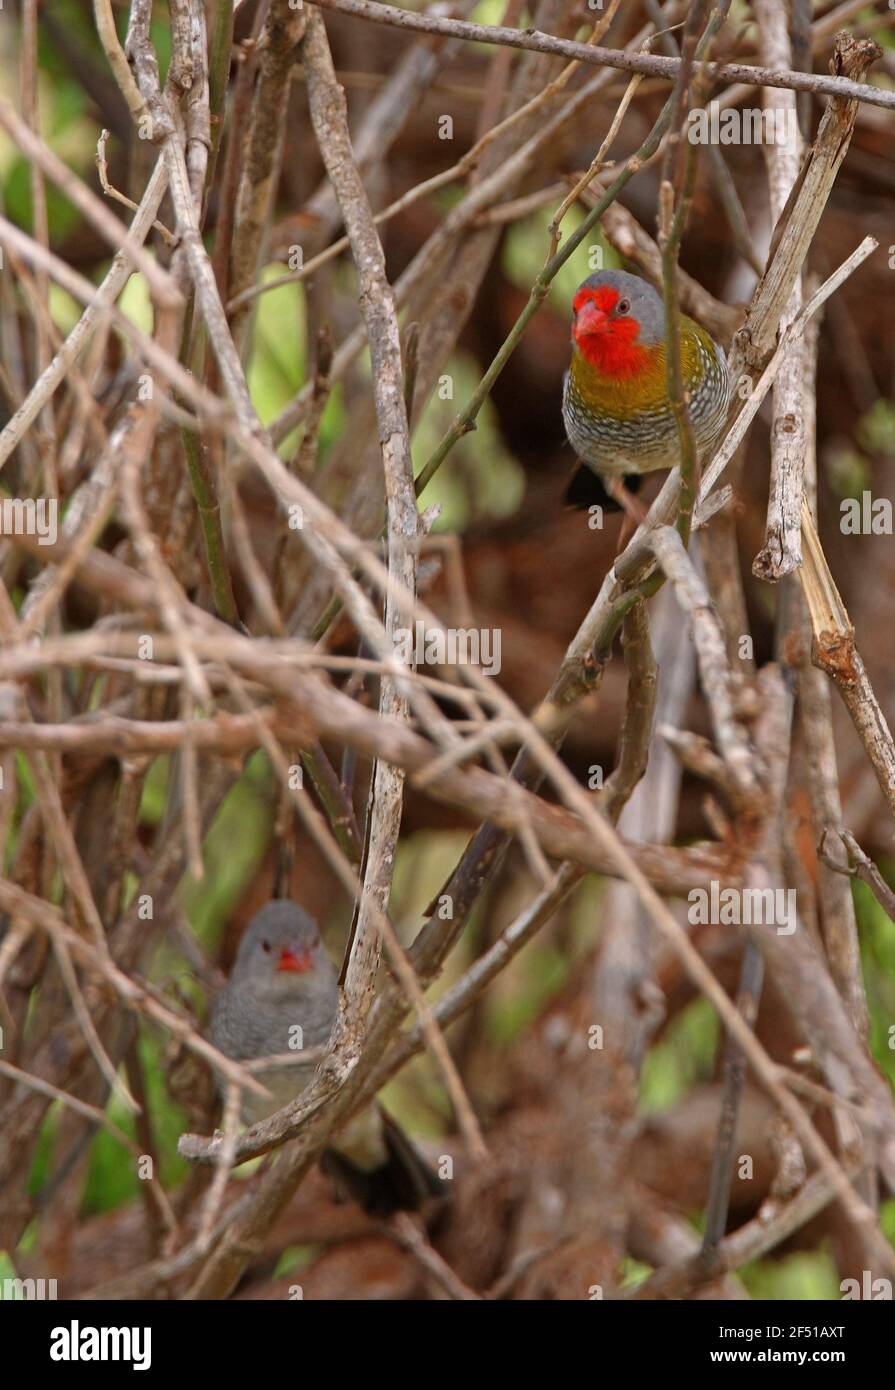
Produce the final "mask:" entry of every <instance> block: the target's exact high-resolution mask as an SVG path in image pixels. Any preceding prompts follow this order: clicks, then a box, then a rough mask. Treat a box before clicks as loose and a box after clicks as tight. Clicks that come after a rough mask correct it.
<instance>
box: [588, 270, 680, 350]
mask: <svg viewBox="0 0 895 1390" xmlns="http://www.w3.org/2000/svg"><path fill="white" fill-rule="evenodd" d="M572 307H573V310H574V315H575V317H574V320H573V323H572V338H573V341H575V342H578V343H579V345H580V341H581V339H583V338H588V337H591V336H594V335H601V334H605V333H611V334H612V335H613V336H615V337H618V338H622V337H623V338H624V340H625V341H626V342H627V343H629V344H632V345H634V344H636V345H637V346H638V347H654V346H655V345H656V343H661V342H663V341H664V339H665V306H664V304H663V303H662V299H661V296H660V295H659V294H658V293H657V292H656V290H654V289H653V287H652V285H651V284H649V282H648V281H646V280H641V279H640V276H639V275H629V274H628V272H627V271H626V270H599V271H597V273H596V274H595V275H589V276H588V277H587V279H586V280H582V282H581V284H580V285H579V286H578V289H577V290H576V291H575V298H574V299H573V301H572ZM635 330H636V331H635Z"/></svg>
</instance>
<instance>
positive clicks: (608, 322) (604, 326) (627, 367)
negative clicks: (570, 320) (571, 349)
mask: <svg viewBox="0 0 895 1390" xmlns="http://www.w3.org/2000/svg"><path fill="white" fill-rule="evenodd" d="M626 304H627V301H626V300H622V298H621V296H620V295H619V292H618V290H616V289H614V288H613V287H612V286H611V285H600V286H598V287H597V288H596V289H590V288H588V287H587V286H584V287H583V288H582V289H580V290H579V291H578V293H577V294H576V295H575V298H574V300H573V301H572V308H573V309H574V311H575V322H574V324H573V325H572V338H573V340H574V343H575V346H576V347H577V348H578V350H579V352H580V353H581V354H582V356H583V357H584V358H585V360H586V361H587V362H589V363H590V365H591V366H592V367H594V368H595V369H596V370H597V371H598V372H600V373H601V375H603V376H609V377H630V376H636V375H637V374H638V373H639V372H642V371H644V370H645V368H646V367H647V366H648V364H649V362H650V361H651V357H652V354H651V353H650V351H649V349H648V348H644V347H640V346H638V344H637V335H638V333H639V332H640V324H639V323H638V321H637V319H636V318H634V317H633V315H632V314H630V313H627V312H622V313H619V307H620V306H621V308H622V309H624V308H625V305H626Z"/></svg>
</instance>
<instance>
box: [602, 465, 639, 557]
mask: <svg viewBox="0 0 895 1390" xmlns="http://www.w3.org/2000/svg"><path fill="white" fill-rule="evenodd" d="M605 483H606V491H607V492H608V493H609V496H610V497H612V498H614V500H615V501H616V502H617V503H618V505H619V506H620V507H621V509H622V511H623V512H624V518H623V519H622V524H621V530H620V531H619V533H618V546H617V548H616V552H615V553H616V555H620V554H621V552H622V551H623V550H624V548H625V546H626V545H627V544H628V541H629V540H630V539H631V537H632V536H633V534H634V532H635V531H636V530H637V527H638V526H642V525H643V523H644V522H645V521H646V512H645V511H644V509H643V507H641V505H640V503H639V502H638V501H637V498H636V497H634V496H633V495H632V494H631V493H630V492H629V491H628V489H627V488H626V487H625V484H624V479H623V478H620V477H618V478H614V477H609V478H606V480H605Z"/></svg>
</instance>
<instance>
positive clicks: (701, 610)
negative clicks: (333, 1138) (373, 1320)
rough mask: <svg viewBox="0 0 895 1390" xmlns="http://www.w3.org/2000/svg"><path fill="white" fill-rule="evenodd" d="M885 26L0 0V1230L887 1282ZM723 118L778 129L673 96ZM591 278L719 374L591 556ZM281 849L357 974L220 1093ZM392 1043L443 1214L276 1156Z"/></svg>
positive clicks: (280, 884)
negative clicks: (689, 329)
mask: <svg viewBox="0 0 895 1390" xmlns="http://www.w3.org/2000/svg"><path fill="white" fill-rule="evenodd" d="M448 10H449V13H448ZM893 19H895V14H893V11H892V10H891V9H890V8H889V7H888V6H887V5H885V4H884V3H878V4H876V5H873V4H867V3H865V0H860V3H853V0H844V2H843V3H838V4H835V5H830V4H828V3H826V0H821V3H819V4H816V5H815V6H814V7H813V8H812V5H811V3H810V0H793V3H792V4H790V5H788V6H787V5H785V4H784V3H783V0H752V3H751V5H746V4H744V3H741V0H734V2H733V3H731V0H718V3H717V4H716V5H715V7H714V8H712V6H711V5H710V4H709V3H708V0H697V3H691V4H684V3H680V0H667V3H665V4H661V3H660V2H659V0H606V3H605V4H604V5H597V6H593V5H592V6H590V7H589V6H588V5H586V4H584V3H582V0H573V3H569V0H538V3H537V4H535V5H533V7H531V8H530V9H526V7H525V6H523V5H522V4H520V3H518V0H507V3H506V4H505V5H501V4H498V3H497V0H493V3H492V0H482V3H481V4H479V5H478V6H475V7H474V6H473V5H472V4H471V3H470V0H456V3H453V4H452V5H451V6H450V7H445V6H443V5H440V4H439V5H433V6H431V7H430V8H429V9H427V10H423V9H420V10H412V11H411V10H407V11H405V10H399V9H395V8H393V7H391V6H388V5H381V4H378V3H374V0H317V3H314V4H312V3H310V0H308V3H305V4H303V5H302V4H299V5H297V6H296V7H294V8H293V6H292V4H290V3H289V0H257V3H254V2H253V0H245V3H242V4H239V5H237V6H236V8H235V10H234V7H233V5H232V3H231V0H204V3H203V0H168V3H167V5H161V4H157V5H153V4H152V3H151V0H131V3H130V4H129V5H118V4H115V5H113V4H112V3H111V0H96V3H95V4H90V3H88V0H66V3H65V4H59V5H57V4H53V5H39V4H38V3H37V0H19V4H18V6H17V7H16V6H10V5H7V6H6V7H4V8H3V11H2V14H0V26H2V28H3V31H4V34H5V36H7V37H11V38H12V40H13V41H12V42H11V43H6V44H4V45H2V46H0V48H2V52H3V54H4V55H5V56H3V57H2V58H0V72H2V77H3V87H4V88H5V89H6V91H7V93H8V94H10V96H11V97H12V100H3V101H2V102H0V179H2V208H0V212H2V216H0V246H2V250H3V263H2V265H3V268H2V273H0V318H2V321H0V343H2V350H0V351H2V365H0V410H2V417H0V419H2V423H3V428H2V432H0V466H2V467H3V469H4V476H3V489H4V491H3V502H4V513H3V516H4V528H3V529H4V532H5V534H4V536H3V538H2V540H0V566H2V583H0V629H2V647H0V779H2V780H0V840H2V842H3V843H4V845H5V858H4V864H3V871H4V876H3V878H2V879H0V912H2V914H3V915H2V917H0V1028H2V1048H0V1252H5V1253H4V1254H2V1255H0V1260H2V1270H0V1272H3V1273H6V1274H10V1275H12V1274H16V1275H18V1276H20V1277H26V1276H29V1275H30V1276H33V1277H41V1276H42V1277H56V1278H57V1279H58V1280H59V1283H60V1293H61V1294H63V1295H66V1296H78V1295H81V1294H84V1293H87V1292H88V1291H90V1292H98V1293H100V1294H103V1295H106V1296H110V1297H119V1298H137V1297H147V1296H152V1297H162V1298H186V1297H190V1296H201V1297H216V1298H225V1297H228V1296H230V1295H231V1294H232V1293H234V1291H235V1290H236V1289H237V1288H238V1289H239V1292H240V1296H246V1297H258V1298H269V1297H284V1296H285V1297H288V1296H289V1291H290V1289H294V1286H295V1284H296V1282H297V1281H299V1282H300V1283H301V1286H302V1288H303V1290H304V1296H305V1297H312V1298H339V1297H361V1298H363V1297H373V1296H376V1297H383V1296H385V1297H390V1298H396V1299H397V1298H413V1297H426V1296H436V1297H443V1296H448V1297H455V1298H478V1297H499V1298H572V1299H576V1298H589V1297H594V1296H595V1291H596V1290H602V1292H603V1294H604V1296H606V1297H611V1296H618V1295H621V1294H624V1296H632V1297H638V1298H657V1297H683V1298H685V1297H689V1296H695V1295H697V1294H699V1295H702V1296H706V1295H708V1296H710V1297H718V1298H729V1299H737V1298H745V1297H750V1296H765V1297H775V1298H780V1297H786V1296H789V1295H791V1294H792V1292H793V1291H794V1290H797V1291H799V1292H803V1293H807V1294H809V1295H810V1296H812V1297H818V1298H823V1297H839V1296H840V1289H841V1287H842V1283H841V1281H843V1280H845V1279H849V1278H856V1279H857V1280H858V1281H859V1283H861V1281H862V1279H864V1278H865V1272H866V1271H869V1277H870V1280H871V1282H872V1283H873V1282H874V1281H878V1280H884V1279H889V1280H892V1279H895V1253H893V1248H892V1244H891V1240H892V1237H893V1233H895V1100H893V1095H892V1087H891V1079H892V1077H893V1076H895V1065H893V1061H892V1058H893V1055H895V1051H893V1049H895V925H893V919H892V915H891V914H892V911H893V903H895V899H893V896H892V893H891V890H890V889H889V888H888V886H887V883H886V878H885V872H886V867H887V856H889V855H890V853H891V817H892V815H893V814H895V744H893V740H892V736H891V733H890V731H889V727H888V724H887V722H886V718H885V711H886V710H887V709H889V708H890V707H891V705H892V703H893V700H895V660H893V655H892V649H891V643H889V642H888V633H889V632H890V630H891V620H892V615H891V602H892V600H891V595H892V593H893V592H895V589H893V582H895V559H893V549H892V538H891V505H890V504H889V503H888V499H890V498H891V496H892V491H893V486H895V377H893V373H892V361H893V343H892V332H893V329H892V325H893V323H895V313H893V308H895V304H893V289H892V283H893V277H895V269H893V267H895V248H892V247H890V245H889V239H890V237H891V234H892V233H891V227H892V208H893V204H892V190H893V186H895V163H893V157H892V148H893V146H892V140H891V131H892V128H893V121H895V117H893V108H895V82H893V78H895V59H893V56H892V55H893V49H892V47H891V46H890V45H891V34H892V24H893ZM760 107H765V108H767V109H768V110H769V111H771V112H774V113H777V114H780V115H781V116H783V117H785V119H783V120H781V121H779V122H775V123H774V125H773V129H775V130H780V131H781V132H782V133H783V137H784V138H783V139H782V140H781V141H779V142H769V143H764V144H755V143H731V144H726V143H712V141H711V139H710V140H709V143H706V144H700V143H699V142H698V141H693V140H691V139H689V138H688V130H689V129H690V125H689V122H690V119H691V116H690V113H691V112H693V111H701V110H703V109H705V110H706V115H707V118H708V117H711V118H712V119H707V121H706V123H705V128H706V129H707V130H708V131H709V132H710V133H711V131H712V130H713V129H715V130H716V131H717V130H718V129H720V116H721V115H726V114H727V113H731V112H733V113H742V112H743V111H744V109H745V111H747V112H748V111H755V110H757V109H758V108H760ZM713 120H714V121H715V125H714V126H713V124H712V121H713ZM726 128H732V126H730V127H726ZM743 128H745V129H752V130H753V131H755V130H758V129H761V130H764V131H765V132H768V131H770V130H771V128H772V126H771V123H770V122H767V123H764V124H763V125H759V124H758V123H756V122H752V124H751V125H745V126H744V127H743ZM597 264H603V265H607V266H608V265H621V264H623V265H625V266H626V267H628V268H630V269H634V270H636V271H637V272H638V273H640V274H642V275H644V276H645V277H647V278H648V279H650V280H652V281H653V283H655V284H656V285H657V286H659V287H660V288H661V289H662V291H663V293H664V295H665V301H666V308H667V313H668V316H669V322H670V323H671V324H672V325H674V324H675V323H676V316H677V309H678V306H679V307H680V308H681V309H683V310H684V311H685V312H687V313H689V314H691V315H692V316H693V317H695V318H697V319H698V320H700V321H701V322H702V323H703V324H704V325H705V326H706V327H707V328H708V329H709V330H710V331H711V332H712V334H713V335H714V336H715V337H716V338H717V339H718V340H719V341H721V342H722V343H723V344H724V345H725V347H726V349H727V352H728V358H729V362H730V367H731V373H732V377H733V381H734V386H735V390H734V406H733V408H732V410H731V415H730V419H729V422H728V430H727V432H726V437H725V438H724V440H723V442H722V444H721V445H720V446H719V449H718V450H717V452H716V453H715V456H714V458H713V459H704V460H702V461H698V460H697V459H696V458H694V456H693V450H692V446H691V442H689V441H692V433H691V431H690V430H689V428H688V415H687V402H686V397H685V394H684V392H683V390H682V387H681V382H680V367H679V365H676V362H675V356H676V355H675V353H674V352H670V353H669V361H670V367H669V390H670V392H671V398H672V401H673V402H674V406H675V411H676V415H677V417H678V420H679V426H680V438H681V463H680V467H679V468H677V469H675V470H673V472H672V474H671V475H670V476H669V477H668V478H667V480H664V479H657V480H655V481H652V482H650V484H649V485H648V486H647V488H646V490H645V492H644V494H643V498H644V505H645V506H646V507H647V508H648V516H647V518H646V520H645V522H644V523H643V525H641V526H640V527H639V528H638V529H637V530H636V532H635V534H634V535H633V536H630V537H629V538H628V539H627V540H626V541H624V540H623V541H622V543H621V548H619V523H618V522H617V521H616V520H615V519H614V518H613V516H612V515H611V514H610V513H608V512H605V513H604V512H601V511H600V510H596V511H595V510H593V508H591V509H590V510H587V509H586V510H575V509H569V508H567V507H566V506H564V503H563V496H564V492H565V488H566V484H567V482H568V479H569V475H570V472H571V468H572V462H573V460H572V457H571V454H570V451H569V448H568V445H567V444H565V442H564V439H563V435H562V423H561V418H560V411H559V402H560V395H561V389H562V388H561V382H562V374H563V371H564V369H565V367H566V365H567V360H568V350H569V349H568V313H569V303H570V300H571V294H572V291H573V289H574V287H575V285H576V284H577V283H578V282H579V281H580V280H581V279H582V278H584V276H585V275H586V274H587V273H588V271H589V270H591V269H593V268H594V266H595V265H597ZM14 499H35V500H38V499H39V500H41V502H42V503H46V502H51V503H53V502H58V513H57V515H58V534H57V535H55V536H53V535H51V534H49V531H47V532H45V533H44V534H41V535H38V534H35V527H34V526H30V527H29V526H28V525H26V524H24V522H23V518H26V517H27V513H26V512H25V511H24V510H23V509H22V508H19V509H18V510H16V508H15V507H13V506H12V505H10V504H11V503H12V502H13V500H14ZM887 506H888V512H887V510H886V508H887ZM51 514H52V511H50V512H48V513H46V515H47V516H50V515H51ZM33 515H34V516H36V515H38V513H37V511H36V510H35V511H34V513H33ZM887 518H888V530H887V527H886V523H887ZM7 522H9V524H7ZM847 522H848V523H849V524H846V523H847ZM666 581H668V582H666ZM408 631H410V632H413V633H416V632H417V631H421V632H422V634H423V637H424V639H429V638H434V639H437V640H435V641H434V643H433V646H432V648H431V650H435V649H436V648H438V646H439V643H440V642H441V643H442V645H443V646H444V651H445V653H446V654H447V655H446V656H445V657H444V658H443V659H442V660H441V661H440V662H435V663H433V662H432V661H431V660H424V661H422V662H418V664H417V665H416V668H415V669H414V663H413V661H410V662H408V661H406V660H404V659H403V658H404V657H406V656H407V654H408V652H409V650H410V644H408V642H407V640H406V634H407V632H408ZM458 633H459V635H460V638H461V639H462V642H461V648H460V650H459V652H458V651H456V650H453V655H454V656H456V657H457V659H456V660H455V661H452V660H451V655H452V647H451V640H453V642H454V644H455V648H456V642H457V640H458ZM617 639H618V640H617ZM473 640H475V641H477V642H479V643H480V648H479V652H478V656H479V661H478V664H476V662H471V661H467V660H464V655H468V652H466V651H464V648H463V645H462V643H467V642H470V641H473ZM423 645H424V648H425V641H424V644H423ZM862 658H863V659H862ZM865 661H866V663H867V664H866V667H865V664H864V663H865ZM470 837H471V838H470ZM878 865H880V866H881V867H878ZM784 890H785V891H786V892H788V893H789V896H788V897H779V893H780V892H781V891H784ZM793 893H794V898H793V897H792V894H793ZM290 894H291V896H293V897H294V898H295V899H296V900H297V901H299V902H301V903H302V904H303V905H304V906H305V907H307V908H308V910H309V911H311V912H312V913H314V914H315V915H316V916H317V917H318V918H319V919H320V921H321V923H322V924H323V927H324V931H325V935H326V939H327V942H328V944H329V947H330V950H331V953H332V955H333V957H334V959H344V964H343V970H342V977H341V982H342V987H343V1009H342V1012H341V1015H340V1018H339V1020H338V1023H337V1025H336V1029H335V1033H334V1036H333V1037H332V1039H331V1040H330V1045H329V1048H328V1049H327V1051H326V1055H325V1056H324V1057H323V1058H322V1059H321V1061H320V1066H319V1069H318V1071H317V1074H316V1077H315V1080H314V1082H313V1083H312V1086H311V1088H310V1089H309V1090H308V1091H307V1092H305V1093H304V1094H303V1095H302V1096H300V1097H298V1098H297V1099H296V1101H295V1102H294V1103H293V1105H292V1106H290V1107H288V1108H287V1109H286V1110H285V1111H281V1112H279V1113H278V1114H277V1115H275V1116H273V1117H272V1118H270V1119H269V1120H266V1121H264V1122H263V1123H261V1124H260V1125H258V1126H255V1127H254V1128H253V1129H251V1130H250V1131H245V1132H244V1131H239V1130H237V1129H236V1128H235V1127H234V1125H233V1123H232V1116H233V1114H234V1113H235V1110H234V1109H233V1107H228V1111H227V1117H226V1119H227V1123H225V1124H224V1127H223V1129H222V1130H221V1131H219V1132H218V1133H217V1134H215V1127H216V1125H217V1124H219V1123H220V1114H219V1107H218V1102H217V1101H216V1099H215V1091H214V1087H213V1086H212V1084H211V1075H212V1068H213V1067H214V1066H216V1067H217V1068H218V1070H219V1071H220V1072H221V1073H222V1074H223V1076H224V1079H225V1080H226V1081H228V1082H229V1083H230V1085H231V1091H235V1089H238V1088H239V1087H241V1086H244V1085H245V1084H247V1080H249V1074H248V1072H247V1071H246V1070H245V1069H243V1068H242V1067H240V1066H238V1065H237V1064H235V1063H231V1062H227V1061H226V1059H223V1058H221V1057H220V1056H219V1055H217V1054H216V1053H215V1050H214V1049H213V1048H212V1047H211V1045H210V1044H209V1043H208V1042H207V1041H206V1038H205V1030H206V1020H207V1010H208V1003H209V1000H210V999H211V997H212V995H213V993H214V991H215V990H216V989H217V988H218V987H219V986H220V984H221V981H222V979H223V977H224V972H225V971H226V969H227V968H228V966H229V964H230V962H231V961H232V957H233V952H234V948H235V944H236V943H237V942H238V940H239V936H240V932H241V930H242V927H243V926H244V924H245V922H246V921H247V919H248V917H249V916H250V915H251V914H252V913H253V912H254V910H255V909H256V908H257V907H258V906H259V905H260V904H261V903H262V902H264V901H265V900H267V899H268V898H270V897H271V896H273V895H279V896H282V895H290ZM772 894H774V895H775V896H774V898H773V901H774V902H777V901H778V900H779V901H781V902H786V903H788V904H791V903H793V902H794V904H795V908H794V910H793V911H789V910H788V911H787V913H786V914H785V915H784V916H783V917H782V918H781V917H780V916H779V915H778V917H777V919H776V920H771V921H770V922H769V921H763V922H759V923H758V924H753V925H748V924H746V925H743V924H738V923H737V919H736V916H735V915H734V913H733V910H732V909H731V910H725V909H723V908H720V909H719V904H721V903H722V902H723V903H724V904H731V903H738V904H741V905H742V904H752V905H757V904H759V903H761V904H765V905H766V904H769V903H770V902H771V901H772V897H771V895H772ZM700 895H702V896H700ZM725 895H727V896H725ZM701 903H704V904H706V905H707V906H706V910H705V912H701V911H700V910H699V907H700V904H701ZM386 1083H390V1084H389V1086H388V1089H387V1091H386V1095H385V1100H386V1104H387V1105H388V1106H389V1107H390V1108H391V1109H393V1110H394V1111H395V1112H396V1113H397V1114H398V1115H399V1116H400V1117H401V1119H402V1122H403V1123H404V1124H405V1126H406V1127H407V1128H408V1129H409V1130H410V1131H411V1132H412V1133H413V1134H414V1135H415V1137H416V1139H417V1141H418V1142H419V1143H420V1144H421V1145H422V1146H423V1147H424V1148H425V1149H426V1151H427V1153H428V1154H429V1155H430V1157H431V1158H432V1160H433V1162H438V1163H439V1164H440V1166H441V1169H442V1171H443V1172H445V1173H447V1174H449V1176H450V1183H449V1191H450V1198H449V1200H448V1201H447V1202H445V1203H442V1204H440V1205H438V1207H437V1209H436V1210H434V1211H432V1212H428V1213H423V1214H422V1215H421V1216H420V1217H419V1218H411V1217H409V1216H407V1215H404V1216H401V1217H397V1218H394V1219H391V1220H389V1221H388V1222H376V1221H374V1220H372V1219H371V1218H369V1217H367V1216H365V1215H364V1214H363V1213H362V1212H361V1211H360V1210H359V1209H358V1208H356V1207H354V1206H352V1205H350V1204H348V1205H346V1204H340V1203H337V1202H336V1201H334V1199H333V1194H332V1192H331V1190H330V1187H329V1185H328V1183H327V1181H326V1179H325V1178H324V1177H322V1176H321V1175H320V1173H319V1172H318V1170H317V1167H316V1160H317V1158H318V1157H319V1155H320V1153H321V1151H322V1149H323V1148H324V1146H325V1144H326V1141H327V1138H328V1136H329V1135H330V1133H332V1132H333V1131H334V1130H336V1129H337V1128H338V1127H339V1126H340V1125H342V1124H344V1123H345V1121H346V1120H347V1119H348V1117H349V1116H350V1115H351V1114H352V1113H353V1112H354V1111H355V1110H356V1109H357V1108H358V1106H360V1105H361V1104H363V1103H364V1102H367V1101H369V1099H370V1098H371V1097H372V1096H374V1095H376V1094H377V1093H379V1092H380V1091H381V1090H382V1088H383V1087H384V1086H385V1085H386ZM270 1150H274V1151H275V1158H274V1161H273V1162H268V1163H266V1164H265V1165H262V1166H261V1167H260V1168H258V1167H255V1169H254V1170H252V1171H251V1175H250V1176H249V1177H248V1179H246V1177H245V1170H244V1169H243V1168H242V1167H241V1165H242V1164H243V1163H244V1162H245V1160H246V1159H247V1158H249V1157H252V1156H256V1155H259V1154H264V1153H267V1152H268V1151H270ZM694 1217H698V1218H699V1219H694ZM299 1271H300V1272H299ZM864 1286H866V1283H865V1285H862V1287H864ZM874 1286H875V1285H874Z"/></svg>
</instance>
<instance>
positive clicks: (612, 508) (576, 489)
mask: <svg viewBox="0 0 895 1390" xmlns="http://www.w3.org/2000/svg"><path fill="white" fill-rule="evenodd" d="M643 476H644V475H643V474H642V473H626V474H625V487H626V488H627V489H628V491H629V492H639V491H640V489H641V487H642V486H643ZM563 500H564V501H565V504H566V506H567V507H571V508H574V509H575V510H576V511H582V512H586V511H587V509H588V507H602V508H603V511H604V512H620V511H621V507H620V506H619V504H618V502H616V500H615V498H614V497H610V496H609V493H608V492H607V491H606V489H605V488H604V486H603V484H602V482H601V481H600V477H599V474H597V473H595V472H594V471H593V469H592V468H588V466H587V464H586V463H582V464H581V466H580V467H579V468H577V469H576V471H575V472H574V473H573V474H572V476H571V478H570V480H569V486H568V487H567V488H566V494H565V497H564V499H563Z"/></svg>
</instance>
